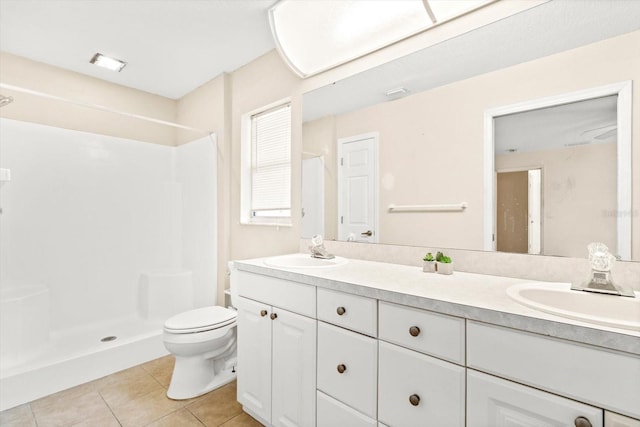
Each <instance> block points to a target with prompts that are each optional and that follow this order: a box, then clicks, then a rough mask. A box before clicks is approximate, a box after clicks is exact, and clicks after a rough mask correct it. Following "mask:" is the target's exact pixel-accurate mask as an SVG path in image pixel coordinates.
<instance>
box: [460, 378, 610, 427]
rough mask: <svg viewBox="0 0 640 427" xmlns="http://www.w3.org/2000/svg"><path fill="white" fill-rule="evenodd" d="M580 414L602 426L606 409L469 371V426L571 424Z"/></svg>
mask: <svg viewBox="0 0 640 427" xmlns="http://www.w3.org/2000/svg"><path fill="white" fill-rule="evenodd" d="M578 417H584V418H586V419H588V420H589V422H590V423H591V425H592V426H593V427H602V417H603V414H602V410H601V409H599V408H594V407H593V406H589V405H585V404H583V403H579V402H576V401H575V400H569V399H566V398H564V397H560V396H556V395H555V394H551V393H546V392H544V391H540V390H536V389H534V388H531V387H526V386H523V385H520V384H516V383H513V382H511V381H507V380H503V379H501V378H497V377H493V376H491V375H487V374H483V373H480V372H476V371H472V370H470V369H468V370H467V426H468V427H567V426H573V425H576V424H575V420H576V418H578Z"/></svg>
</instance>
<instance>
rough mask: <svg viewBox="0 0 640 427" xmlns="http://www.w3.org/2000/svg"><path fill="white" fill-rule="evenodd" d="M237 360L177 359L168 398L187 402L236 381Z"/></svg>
mask: <svg viewBox="0 0 640 427" xmlns="http://www.w3.org/2000/svg"><path fill="white" fill-rule="evenodd" d="M235 365H236V359H235V357H234V358H227V359H223V360H212V359H202V358H197V357H195V358H194V357H176V364H175V367H174V368H173V375H172V376H171V384H170V385H169V389H168V390H167V397H168V398H169V399H173V400H185V399H191V398H193V397H198V396H201V395H203V394H205V393H208V392H210V391H211V390H215V389H216V388H219V387H222V386H223V385H225V384H228V383H230V382H231V381H233V380H235V379H236V372H235Z"/></svg>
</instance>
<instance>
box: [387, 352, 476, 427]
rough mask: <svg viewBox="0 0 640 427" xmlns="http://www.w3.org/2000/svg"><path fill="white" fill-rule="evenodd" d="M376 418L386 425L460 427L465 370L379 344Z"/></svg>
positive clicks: (462, 413)
mask: <svg viewBox="0 0 640 427" xmlns="http://www.w3.org/2000/svg"><path fill="white" fill-rule="evenodd" d="M378 357H379V361H380V362H379V366H380V368H379V372H378V377H379V379H378V390H379V391H378V419H379V420H380V421H381V422H383V423H385V424H387V425H390V426H438V427H448V426H451V427H464V401H465V369H464V368H463V367H462V366H458V365H454V364H453V363H449V362H445V361H443V360H439V359H436V358H434V357H431V356H426V355H424V354H420V353H418V352H416V351H412V350H407V349H405V348H402V347H398V346H396V345H393V344H388V343H386V342H383V341H380V344H379V352H378Z"/></svg>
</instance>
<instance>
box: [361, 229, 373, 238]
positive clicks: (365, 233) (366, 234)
mask: <svg viewBox="0 0 640 427" xmlns="http://www.w3.org/2000/svg"><path fill="white" fill-rule="evenodd" d="M360 235H361V236H367V237H371V236H373V231H371V230H367V231H365V232H364V233H360Z"/></svg>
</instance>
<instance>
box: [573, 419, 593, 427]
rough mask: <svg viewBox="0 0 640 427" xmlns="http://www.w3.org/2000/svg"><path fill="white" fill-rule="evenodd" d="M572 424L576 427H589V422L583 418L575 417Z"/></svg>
mask: <svg viewBox="0 0 640 427" xmlns="http://www.w3.org/2000/svg"><path fill="white" fill-rule="evenodd" d="M573 423H574V424H575V426H576V427H591V422H590V421H589V420H588V419H587V418H585V417H577V418H576V419H575V420H574V421H573Z"/></svg>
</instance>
